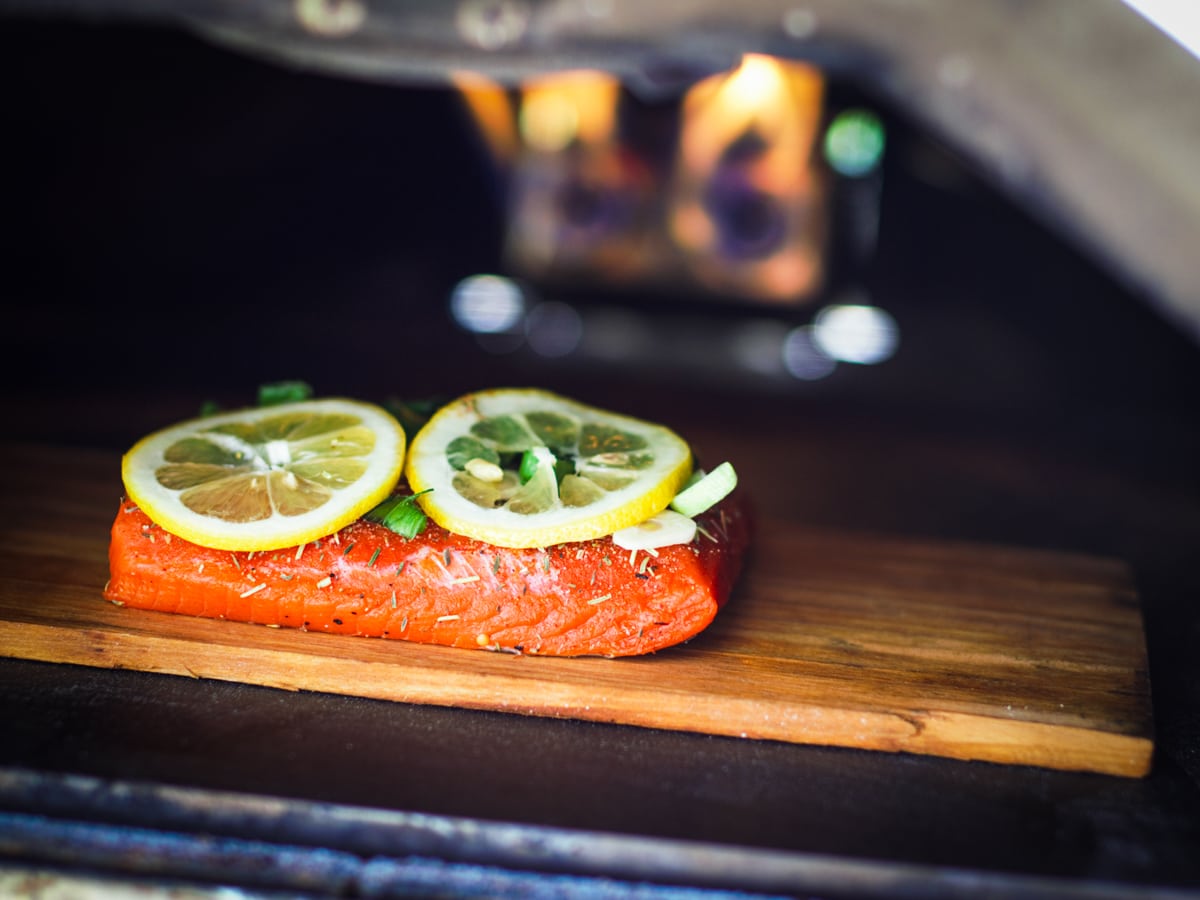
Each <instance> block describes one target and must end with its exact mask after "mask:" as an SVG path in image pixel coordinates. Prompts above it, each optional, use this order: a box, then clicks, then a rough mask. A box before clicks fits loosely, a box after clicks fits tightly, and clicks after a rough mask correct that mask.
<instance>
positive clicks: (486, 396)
mask: <svg viewBox="0 0 1200 900" xmlns="http://www.w3.org/2000/svg"><path fill="white" fill-rule="evenodd" d="M545 411H552V412H559V413H564V414H567V415H570V416H572V417H574V418H575V419H578V420H580V421H586V422H589V423H596V424H601V425H609V426H612V427H613V428H616V429H619V430H621V431H622V432H626V433H629V434H634V435H637V436H639V437H641V438H644V439H645V440H646V442H647V444H648V446H649V447H650V449H651V450H652V451H653V460H652V462H650V464H649V465H646V466H644V467H643V468H640V469H638V470H637V471H636V473H635V477H633V478H632V479H631V480H630V482H629V483H628V484H625V485H624V486H616V487H614V488H613V489H611V490H607V491H606V492H605V495H604V497H603V499H602V500H599V501H596V502H594V503H589V504H587V505H586V506H583V507H570V506H566V505H563V504H559V505H556V506H555V507H554V508H553V509H550V510H547V511H545V512H538V513H534V514H532V515H527V514H521V513H516V512H512V511H511V510H508V509H506V508H504V507H500V508H495V509H491V508H483V507H480V506H479V505H477V504H476V503H473V502H471V501H470V500H468V499H466V498H464V497H463V496H461V495H460V494H459V493H458V492H457V491H456V490H455V489H454V488H453V487H452V486H451V483H452V480H453V478H454V476H455V474H456V472H457V470H456V469H455V468H454V466H453V465H451V463H450V461H449V459H448V458H447V453H446V447H447V445H448V444H449V443H450V442H451V441H452V440H454V439H455V438H457V437H461V436H462V435H466V434H468V433H469V432H470V429H471V426H472V425H474V424H475V423H477V422H479V421H480V420H482V419H489V418H494V417H500V416H505V415H524V414H527V413H531V412H545ZM691 471H692V455H691V449H690V448H689V447H688V445H687V443H686V442H685V441H684V440H683V439H682V438H680V437H679V436H678V435H676V434H675V433H674V432H673V431H671V430H670V429H668V428H666V427H664V426H662V425H658V424H655V423H652V422H646V421H643V420H641V419H636V418H632V417H630V416H625V415H621V414H618V413H612V412H608V411H606V410H600V409H596V408H594V407H591V406H588V405H586V404H583V403H578V402H576V401H574V400H570V399H568V398H565V397H561V396H559V395H557V394H553V393H550V392H547V391H542V390H536V389H524V388H512V389H499V390H492V391H480V392H477V393H474V394H468V395H466V396H464V397H461V398H459V399H458V400H455V401H453V402H451V403H449V404H447V405H446V406H443V407H442V408H441V409H440V410H438V411H437V412H436V413H435V414H434V415H433V417H432V418H431V419H430V420H429V421H428V422H427V423H426V424H425V426H424V427H423V428H422V429H421V431H420V432H419V433H418V434H417V436H416V437H415V438H414V439H413V442H412V445H411V447H410V448H409V451H408V455H407V461H406V463H405V476H406V478H407V480H408V483H409V486H410V487H411V488H412V490H413V491H414V492H422V491H428V493H422V494H421V496H420V498H419V500H418V502H419V503H420V505H421V507H422V509H424V510H425V512H426V514H427V515H428V516H429V517H430V518H431V519H433V521H435V522H437V523H438V524H439V525H441V526H442V527H443V528H445V529H446V530H448V531H451V532H454V533H456V534H461V535H464V536H466V537H470V538H474V539H476V540H480V541H484V542H486V543H489V544H493V545H495V546H499V547H511V548H530V547H549V546H554V545H557V544H564V543H571V542H578V541H586V540H591V539H594V538H601V537H605V536H607V535H610V534H612V533H613V532H615V531H618V530H620V529H622V528H626V527H628V526H630V525H635V524H637V523H638V522H643V521H645V520H646V519H648V518H650V517H651V516H653V515H656V514H657V513H659V512H661V511H662V510H664V509H666V508H667V506H668V504H669V503H670V502H671V500H672V499H673V498H674V496H675V494H676V493H677V492H678V490H679V488H680V487H681V486H682V485H683V483H684V482H685V481H686V480H687V478H688V476H689V475H690V474H691Z"/></svg>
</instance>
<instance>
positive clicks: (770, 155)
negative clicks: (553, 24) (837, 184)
mask: <svg viewBox="0 0 1200 900" xmlns="http://www.w3.org/2000/svg"><path fill="white" fill-rule="evenodd" d="M456 84H457V86H458V87H459V89H460V91H461V93H462V95H463V97H464V98H465V100H466V103H467V104H468V107H469V109H470V110H471V113H472V115H473V117H474V119H475V121H476V123H477V125H478V127H479V129H480V131H481V132H482V134H483V135H484V137H485V139H486V140H487V142H488V145H489V147H490V149H491V152H492V154H493V155H494V156H495V158H496V159H497V160H498V161H500V162H502V163H504V164H506V165H507V166H508V169H509V174H510V176H511V178H512V182H513V184H512V187H513V192H514V194H515V196H514V197H513V199H512V205H511V208H510V213H509V214H510V230H511V231H512V234H510V235H509V247H510V255H512V256H513V258H514V262H515V263H516V264H517V265H519V266H522V267H524V268H526V269H530V270H532V271H531V272H527V273H526V274H532V275H534V276H538V275H547V276H549V275H554V274H563V272H562V271H561V270H564V269H573V270H574V271H575V274H576V275H577V276H578V275H580V274H587V275H593V274H594V275H598V276H599V277H601V278H609V279H614V280H623V281H629V280H631V279H633V280H638V279H640V280H645V281H658V282H660V283H661V282H670V283H672V284H674V285H676V286H678V285H681V284H686V282H688V281H691V282H692V283H694V284H696V285H699V286H703V287H704V288H707V289H708V290H709V291H711V292H715V293H718V294H723V295H730V296H735V297H742V298H752V299H755V300H759V301H767V302H796V301H801V300H803V299H805V298H806V297H808V296H810V295H812V294H813V293H815V291H816V289H817V288H818V287H819V286H820V282H821V280H822V277H823V261H824V258H825V246H824V244H825V237H824V232H825V220H826V215H827V214H826V209H825V196H824V182H823V179H822V176H821V175H820V174H819V171H818V169H817V167H816V165H815V153H814V151H815V148H816V145H817V141H818V134H819V129H820V125H821V115H822V103H823V93H824V81H823V78H822V76H821V75H820V73H819V72H817V71H816V70H815V69H812V68H810V67H808V66H805V65H801V64H796V63H789V62H785V61H782V60H778V59H774V58H772V57H767V56H761V55H754V54H751V55H747V56H746V57H745V58H744V59H743V61H742V63H741V65H740V66H739V67H738V68H737V69H735V70H733V71H732V72H729V73H725V74H722V75H717V76H713V77H710V78H707V79H705V80H704V81H701V82H699V83H698V84H696V85H695V86H693V87H692V88H691V89H690V90H689V91H688V92H687V93H686V94H685V95H684V97H683V98H682V101H681V106H680V108H679V112H680V113H681V119H680V126H679V133H678V137H677V145H676V146H675V148H674V161H673V163H671V164H670V165H667V166H665V168H666V169H668V170H669V171H662V167H660V168H659V169H655V168H654V164H653V163H652V162H651V161H650V159H648V158H646V157H648V156H650V155H651V154H647V153H644V152H643V151H644V149H645V148H638V147H631V146H629V145H628V143H627V141H626V136H625V135H622V134H621V126H620V116H619V112H620V104H621V102H622V99H623V96H624V95H623V94H622V90H621V85H620V84H619V82H618V81H617V80H616V79H614V78H612V77H611V76H608V75H606V74H603V73H599V72H591V71H579V72H566V73H562V74H558V75H554V76H551V77H546V78H539V79H536V80H532V81H530V82H528V83H526V84H525V85H523V86H522V87H521V88H520V89H519V90H518V91H516V92H509V91H506V90H504V89H503V88H501V87H499V86H497V85H494V84H491V83H489V82H487V81H485V80H483V79H480V78H478V77H475V76H466V75H463V76H460V77H459V78H458V79H457V80H456ZM654 155H659V156H662V154H654ZM665 158H667V159H669V158H670V154H666V155H665ZM581 190H583V191H584V192H585V193H586V194H588V195H589V196H590V197H591V198H592V201H595V202H596V203H597V204H601V205H602V204H603V203H605V202H609V201H611V203H610V206H611V208H612V209H614V210H617V213H619V214H615V213H614V214H613V215H612V216H610V217H609V220H605V221H603V222H600V221H599V219H597V220H596V221H592V222H588V223H581V219H580V218H579V215H580V208H579V207H578V205H577V204H576V205H574V206H572V205H571V202H569V201H568V200H566V199H564V198H566V197H568V195H569V196H570V197H573V198H574V199H575V200H578V198H579V196H581V195H580V191H581ZM592 201H589V202H592ZM573 216H574V218H572V217H573ZM597 223H599V224H597ZM584 224H586V225H587V227H586V228H585V227H583V225H584ZM601 225H602V226H603V227H600V226H601ZM552 270H559V271H552ZM568 274H569V273H568Z"/></svg>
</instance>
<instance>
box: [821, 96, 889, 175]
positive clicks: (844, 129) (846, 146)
mask: <svg viewBox="0 0 1200 900" xmlns="http://www.w3.org/2000/svg"><path fill="white" fill-rule="evenodd" d="M883 131H884V129H883V123H882V122H881V121H879V117H878V116H876V115H875V114H874V113H871V112H868V111H867V110H865V109H848V110H846V111H845V112H843V113H840V114H838V116H837V117H835V118H834V120H833V121H832V122H831V123H830V124H829V128H828V129H827V130H826V131H825V158H826V159H827V160H829V164H830V165H831V166H833V168H834V170H835V171H837V172H840V173H841V174H842V175H848V176H850V177H857V176H860V175H866V174H867V173H868V172H870V171H871V170H872V169H874V168H875V167H876V166H877V165H879V160H880V159H881V158H882V157H883V145H884V135H883Z"/></svg>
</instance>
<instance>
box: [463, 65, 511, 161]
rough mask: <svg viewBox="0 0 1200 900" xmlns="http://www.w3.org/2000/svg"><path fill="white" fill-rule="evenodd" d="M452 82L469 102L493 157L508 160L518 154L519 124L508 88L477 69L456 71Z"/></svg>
mask: <svg viewBox="0 0 1200 900" xmlns="http://www.w3.org/2000/svg"><path fill="white" fill-rule="evenodd" d="M450 80H451V82H452V83H453V84H454V86H455V87H456V88H457V89H458V92H459V95H460V96H461V97H462V98H463V102H464V103H466V105H467V109H468V111H469V112H470V114H471V117H472V118H473V119H474V120H475V125H476V127H478V128H479V133H480V134H481V135H482V136H483V139H484V140H485V141H486V142H487V145H488V150H489V151H490V153H491V155H492V158H493V159H495V160H496V161H497V162H499V163H502V164H505V165H507V164H509V163H511V162H512V161H513V158H514V157H515V156H516V155H517V147H518V141H517V128H516V123H515V122H514V118H513V116H514V114H513V102H512V98H510V97H509V95H508V91H507V90H505V89H504V88H503V87H502V86H501V85H499V84H496V82H494V81H492V80H491V79H489V78H485V77H484V76H482V75H477V74H476V73H474V72H454V73H452V75H451V76H450Z"/></svg>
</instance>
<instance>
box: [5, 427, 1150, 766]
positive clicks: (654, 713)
mask: <svg viewBox="0 0 1200 900" xmlns="http://www.w3.org/2000/svg"><path fill="white" fill-rule="evenodd" d="M0 468H2V469H3V470H4V472H5V473H6V474H4V475H3V476H2V477H3V481H4V482H5V483H4V485H3V487H4V493H3V495H2V498H0V504H2V506H0V508H2V509H3V510H4V512H5V513H6V515H5V516H4V518H3V522H4V523H5V524H4V525H3V527H2V528H0V653H3V654H4V655H8V656H14V657H20V658H25V659H36V660H43V661H48V662H60V663H69V664H77V665H86V666H97V667H106V668H128V669H137V670H144V671H148V672H160V673H169V674H173V675H182V676H188V677H199V678H215V679H223V680H230V681H238V682H245V683H251V684H258V685H266V686H270V687H276V688H283V689H288V690H314V691H323V692H330V693H341V694H353V695H356V696H364V697H372V698H377V699H383V700H393V701H401V702H409V703H430V704H440V705H454V706H463V707H471V708H478V709H488V710H501V711H509V712H514V713H522V714H530V715H544V716H561V717H571V718H579V719H589V720H596V721H605V722H616V723H622V724H628V725H637V726H645V727H655V728H669V729H678V730H687V731H698V732H704V733H712V734H721V735H730V736H735V737H746V738H757V739H771V740H779V741H788V742H795V743H813V744H825V745H834V746H846V747H858V748H866V749H873V750H883V751H894V752H912V753H922V754H932V755H939V756H946V757H953V758H958V759H974V760H987V761H991V762H997V763H1013V764H1024V765H1035V766H1044V767H1050V768H1060V769H1076V770H1088V771H1096V772H1103V773H1108V774H1114V775H1124V776H1140V775H1144V774H1145V773H1146V772H1147V771H1148V770H1149V766H1150V759H1151V754H1152V750H1153V741H1152V722H1151V717H1150V702H1149V686H1148V680H1147V670H1146V659H1145V641H1144V636H1143V629H1142V623H1141V614H1140V610H1139V607H1138V603H1137V598H1136V595H1135V593H1134V591H1133V588H1132V582H1131V577H1130V573H1129V572H1128V570H1127V568H1126V567H1125V566H1124V565H1123V564H1122V563H1120V562H1116V561H1112V560H1107V559H1096V558H1092V557H1088V556H1082V555H1077V554H1062V553H1054V552H1046V551H1035V550H1026V549H1020V548H1007V547H991V546H980V545H975V544H966V543H961V544H960V543H953V542H941V541H927V540H913V539H907V538H894V537H886V536H875V535H861V534H849V533H842V534H835V533H828V532H822V531H818V530H815V529H808V528H804V527H800V526H797V525H795V524H790V523H785V522H776V521H768V522H764V523H762V527H760V529H759V532H758V534H759V537H758V540H757V543H756V546H755V548H754V551H753V553H752V555H751V557H750V560H749V564H748V567H747V571H746V573H745V575H744V577H743V579H742V581H741V582H740V584H739V586H738V588H737V590H736V592H735V594H734V597H733V599H732V601H731V602H730V604H729V606H728V607H727V608H726V609H725V610H724V611H723V612H722V613H721V614H720V615H719V616H718V618H717V621H716V622H715V623H714V625H713V626H711V627H710V628H709V629H708V630H707V631H706V632H704V633H703V634H702V635H700V636H699V637H698V638H696V639H695V640H693V641H692V642H691V643H689V644H687V645H685V646H681V647H676V648H671V649H669V650H665V651H662V652H661V653H658V654H656V655H654V656H650V657H644V658H636V659H622V660H604V659H548V658H540V657H527V656H513V655H510V654H499V653H492V652H488V651H482V650H481V651H474V650H456V649H447V648H440V647H430V646H422V645H417V644H408V643H404V642H401V641H383V640H375V639H367V638H355V637H344V636H335V635H325V634H314V633H307V632H300V631H295V630H289V629H275V628H267V627H263V626H257V625H244V624H239V623H232V622H221V621H212V620H204V619H195V618H190V617H185V616H175V615H170V614H162V613H147V612H140V611H135V610H127V609H123V608H120V607H117V606H115V605H113V604H110V603H107V602H106V601H104V600H103V599H102V598H101V596H100V590H101V588H102V586H103V584H104V581H105V579H106V577H107V559H106V549H107V539H108V527H109V524H110V522H111V516H112V514H113V510H114V508H115V504H116V501H117V500H118V498H119V495H120V483H119V479H118V474H117V473H118V461H117V459H116V458H115V456H112V455H109V454H103V453H88V452H84V451H79V450H62V449H59V450H55V451H54V452H53V453H50V454H49V455H47V454H45V453H42V452H41V451H40V449H34V448H19V447H11V446H10V447H5V448H3V449H2V451H0ZM17 471H20V472H21V473H22V475H21V476H20V477H15V476H14V475H13V474H12V473H14V472H17Z"/></svg>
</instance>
